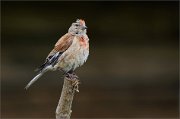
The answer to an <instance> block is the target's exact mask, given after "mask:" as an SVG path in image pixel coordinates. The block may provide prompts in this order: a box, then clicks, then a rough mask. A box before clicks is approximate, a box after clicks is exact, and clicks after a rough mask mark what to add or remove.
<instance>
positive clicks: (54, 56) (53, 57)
mask: <svg viewBox="0 0 180 119" xmlns="http://www.w3.org/2000/svg"><path fill="white" fill-rule="evenodd" d="M73 37H74V36H72V35H71V34H69V33H67V34H65V35H64V36H62V37H61V38H60V39H59V40H58V41H57V42H56V44H55V46H54V49H53V50H52V51H51V52H50V53H49V54H48V56H47V58H46V60H45V63H44V64H42V65H41V66H40V67H38V68H37V69H36V71H41V70H43V69H44V67H46V66H48V65H50V64H55V63H56V61H57V60H58V58H59V57H60V56H61V55H62V54H63V52H65V51H66V50H67V49H68V48H69V47H70V46H71V44H72V41H73Z"/></svg>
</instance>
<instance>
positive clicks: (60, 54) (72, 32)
mask: <svg viewBox="0 0 180 119" xmlns="http://www.w3.org/2000/svg"><path fill="white" fill-rule="evenodd" d="M88 56H89V38H88V36H87V26H86V24H85V21H84V20H83V19H77V20H76V21H75V22H73V23H72V24H71V26H70V28H69V29H68V32H67V33H66V34H65V35H63V36H62V37H61V38H60V39H59V40H58V41H57V42H56V44H55V45H54V48H53V49H52V50H51V51H50V53H49V54H48V56H47V57H46V59H45V62H44V63H43V64H42V65H41V66H39V67H38V68H37V69H36V71H38V74H37V75H36V76H35V77H34V78H33V79H32V80H31V81H30V82H29V83H28V84H27V85H26V87H25V89H28V88H29V87H30V86H31V85H32V84H33V83H34V82H35V81H37V80H38V79H39V78H40V77H41V76H42V75H43V74H44V73H46V72H47V71H56V70H60V71H62V72H63V73H64V74H65V76H67V77H69V78H70V79H73V77H77V76H76V74H75V73H74V71H75V69H76V68H78V67H80V66H82V65H83V64H84V63H85V62H86V60H87V59H88Z"/></svg>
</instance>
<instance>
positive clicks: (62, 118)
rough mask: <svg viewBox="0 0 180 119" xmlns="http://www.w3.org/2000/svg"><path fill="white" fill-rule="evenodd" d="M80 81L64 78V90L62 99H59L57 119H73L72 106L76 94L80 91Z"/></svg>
mask: <svg viewBox="0 0 180 119" xmlns="http://www.w3.org/2000/svg"><path fill="white" fill-rule="evenodd" d="M78 84H79V80H78V79H77V78H74V79H69V78H67V77H65V78H64V84H63V89H62V92H61V97H60V99H59V103H58V106H57V108H56V119H70V117H71V112H72V110H71V105H72V101H73V97H74V93H75V92H76V91H77V92H79V90H78Z"/></svg>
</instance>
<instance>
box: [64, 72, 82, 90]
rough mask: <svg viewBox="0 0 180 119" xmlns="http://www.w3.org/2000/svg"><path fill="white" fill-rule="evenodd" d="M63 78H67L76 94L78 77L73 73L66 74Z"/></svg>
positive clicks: (78, 82)
mask: <svg viewBox="0 0 180 119" xmlns="http://www.w3.org/2000/svg"><path fill="white" fill-rule="evenodd" d="M65 77H67V80H70V81H72V86H73V87H74V90H75V91H76V92H79V84H80V81H79V80H78V78H79V77H78V76H77V75H76V74H75V73H74V72H73V73H66V74H65Z"/></svg>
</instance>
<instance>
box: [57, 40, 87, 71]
mask: <svg viewBox="0 0 180 119" xmlns="http://www.w3.org/2000/svg"><path fill="white" fill-rule="evenodd" d="M88 55H89V43H88V41H87V40H86V39H85V38H82V37H75V38H74V39H73V43H72V45H71V46H70V47H69V48H68V49H67V50H66V51H65V52H64V53H63V54H62V56H61V57H60V59H59V63H58V66H59V67H60V68H62V69H63V70H64V71H69V70H71V69H73V70H74V69H76V68H77V67H79V66H81V65H83V64H84V62H85V61H86V60H87V58H88Z"/></svg>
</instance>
